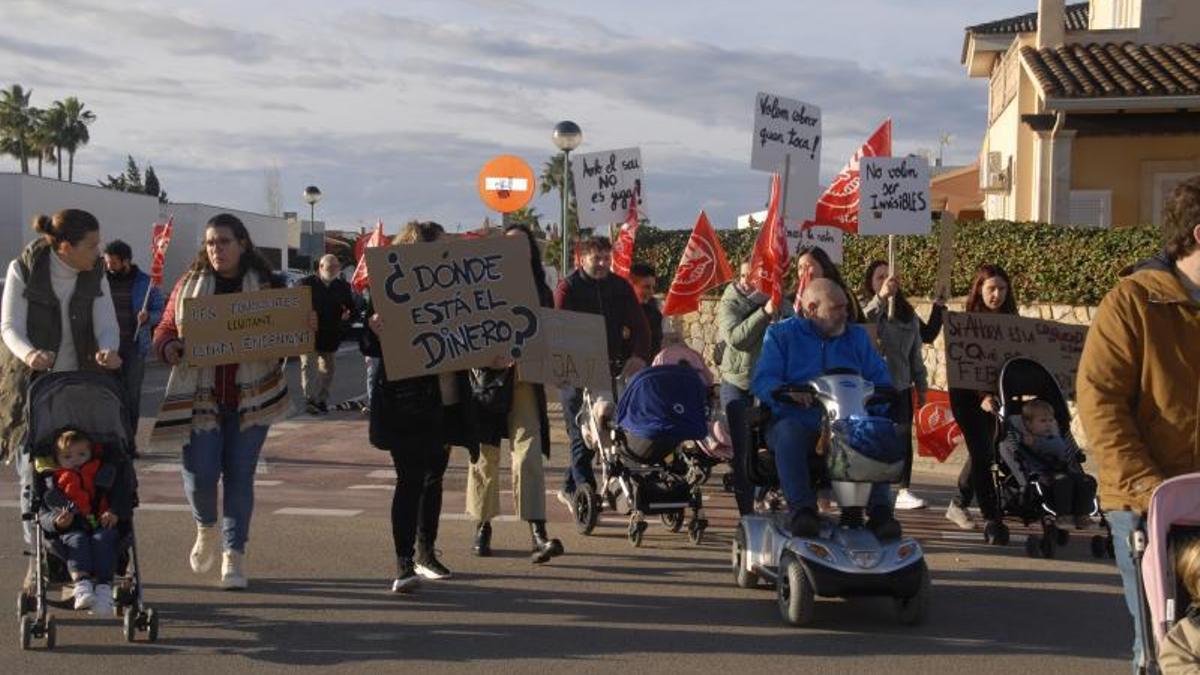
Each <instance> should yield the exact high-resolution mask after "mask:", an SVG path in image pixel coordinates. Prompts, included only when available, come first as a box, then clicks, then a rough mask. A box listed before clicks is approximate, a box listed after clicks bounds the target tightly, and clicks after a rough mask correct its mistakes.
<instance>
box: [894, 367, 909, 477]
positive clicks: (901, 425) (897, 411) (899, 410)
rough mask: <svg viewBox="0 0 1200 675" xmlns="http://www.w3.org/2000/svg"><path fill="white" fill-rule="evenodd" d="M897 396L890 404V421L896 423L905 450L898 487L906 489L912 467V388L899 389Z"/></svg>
mask: <svg viewBox="0 0 1200 675" xmlns="http://www.w3.org/2000/svg"><path fill="white" fill-rule="evenodd" d="M898 396H899V398H898V400H897V401H896V403H895V404H894V405H893V406H892V421H893V422H895V423H896V424H897V425H898V428H897V429H896V432H897V433H899V434H900V444H901V446H903V447H904V449H905V450H906V451H907V452H906V454H905V455H904V473H903V474H902V475H901V476H900V489H902V490H907V489H908V486H909V485H910V484H911V483H912V469H913V435H912V431H913V412H914V411H913V388H912V387H909V388H908V389H904V390H902V391H900V392H899V394H898Z"/></svg>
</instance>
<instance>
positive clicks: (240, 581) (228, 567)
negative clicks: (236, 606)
mask: <svg viewBox="0 0 1200 675" xmlns="http://www.w3.org/2000/svg"><path fill="white" fill-rule="evenodd" d="M245 558H246V555H245V554H244V553H238V552H237V551H225V555H224V556H222V558H221V588H224V589H225V590H227V591H236V590H241V589H243V588H245V587H246V586H248V585H250V580H249V579H247V578H246V573H245V571H244V570H243V569H242V562H243V561H244V560H245Z"/></svg>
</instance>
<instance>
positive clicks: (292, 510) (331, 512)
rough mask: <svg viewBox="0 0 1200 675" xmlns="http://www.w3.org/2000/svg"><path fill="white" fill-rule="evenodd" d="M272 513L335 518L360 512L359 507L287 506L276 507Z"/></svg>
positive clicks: (347, 516)
mask: <svg viewBox="0 0 1200 675" xmlns="http://www.w3.org/2000/svg"><path fill="white" fill-rule="evenodd" d="M273 513H274V514H275V515H277V516H333V517H337V518H351V517H353V516H357V515H358V514H360V513H362V510H361V509H310V508H300V507H295V506H288V507H286V508H282V509H276V510H275V511H273Z"/></svg>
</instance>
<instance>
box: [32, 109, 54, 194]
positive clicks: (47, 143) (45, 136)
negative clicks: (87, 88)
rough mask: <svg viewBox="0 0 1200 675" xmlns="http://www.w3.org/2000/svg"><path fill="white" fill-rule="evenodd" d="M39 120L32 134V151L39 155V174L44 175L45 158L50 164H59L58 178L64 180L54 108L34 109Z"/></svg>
mask: <svg viewBox="0 0 1200 675" xmlns="http://www.w3.org/2000/svg"><path fill="white" fill-rule="evenodd" d="M32 110H33V111H34V113H35V115H34V117H35V119H36V120H37V123H36V125H35V126H34V128H33V133H32V134H30V137H29V140H30V147H29V149H30V151H31V152H32V153H33V154H34V155H35V156H36V157H37V174H38V176H39V177H41V175H42V162H43V160H44V161H46V162H48V163H50V164H58V165H59V166H58V179H59V180H62V165H61V164H60V163H59V161H58V155H57V154H56V153H61V149H60V147H59V145H58V121H57V120H56V119H55V117H56V116H55V114H54V111H53V110H39V109H36V108H33V109H32Z"/></svg>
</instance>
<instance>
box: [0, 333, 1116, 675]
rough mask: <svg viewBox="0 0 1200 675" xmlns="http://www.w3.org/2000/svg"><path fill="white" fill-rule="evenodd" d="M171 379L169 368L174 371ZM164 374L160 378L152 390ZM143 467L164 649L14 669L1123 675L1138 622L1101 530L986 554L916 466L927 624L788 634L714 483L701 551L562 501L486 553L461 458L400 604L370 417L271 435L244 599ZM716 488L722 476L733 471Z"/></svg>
mask: <svg viewBox="0 0 1200 675" xmlns="http://www.w3.org/2000/svg"><path fill="white" fill-rule="evenodd" d="M339 364H340V366H342V367H343V368H344V369H343V372H342V375H343V376H344V377H343V378H339V383H338V385H337V387H336V389H337V392H336V393H337V396H335V398H346V397H349V396H350V395H355V394H356V393H357V392H358V391H360V390H359V389H358V386H359V385H358V383H359V382H361V381H362V380H361V378H360V377H359V375H360V374H361V368H362V366H361V361H360V360H359V359H358V356H357V354H356V353H354V354H345V355H343V357H342V358H341V359H339ZM355 364H358V365H357V368H358V371H357V373H355V374H354V375H353V377H351V371H352V370H353V369H354V367H355ZM161 375H162V376H163V377H164V379H165V371H164V372H162V373H161ZM154 377H157V375H155V374H154V371H152V373H151V375H149V376H148V377H147V383H148V386H153V385H152V384H151V383H153V382H155V381H158V380H155V379H153V378H154ZM351 392H354V393H351ZM297 396H298V394H297ZM150 414H153V412H151V413H150ZM564 455H565V448H563V447H562V446H561V445H556V446H555V448H554V450H553V462H552V468H550V469H548V470H547V476H548V481H547V482H548V485H547V487H548V489H553V488H555V487H557V481H558V476H560V475H561V471H560V469H561V466H562V464H563V459H564ZM138 469H139V478H140V480H141V487H140V497H141V499H142V502H143V507H142V508H141V509H140V510H139V511H138V515H137V532H138V537H139V541H140V542H141V544H140V549H139V552H140V555H141V558H142V565H143V568H144V570H145V584H146V598H147V602H148V603H149V604H150V605H151V606H153V607H155V608H156V609H157V610H158V611H159V612H160V615H161V617H162V631H161V636H160V640H159V642H157V643H155V644H147V643H145V642H138V643H135V644H129V643H126V642H125V641H124V639H123V637H122V636H121V632H120V629H119V624H118V622H117V620H115V619H111V618H109V619H101V618H96V617H89V616H85V615H76V614H75V613H73V612H70V611H66V610H55V612H54V614H55V616H56V618H57V620H58V622H59V633H58V643H59V644H58V647H57V648H56V649H55V650H54V651H53V652H47V651H45V650H41V649H35V650H33V651H28V652H22V651H20V649H19V648H18V632H17V622H16V620H15V619H16V617H15V615H14V614H15V613H14V614H10V620H9V623H8V630H9V631H10V633H9V637H8V638H4V637H3V636H2V635H0V664H4V665H3V667H2V668H0V671H3V672H5V673H41V672H46V673H49V672H57V673H61V672H72V673H75V672H120V673H141V672H147V673H165V672H170V673H190V672H206V673H212V672H223V673H231V674H232V673H259V672H283V671H289V672H290V671H296V670H299V669H305V670H314V669H318V668H319V669H321V670H323V671H324V670H336V671H341V672H363V671H384V670H390V671H395V670H396V669H398V668H412V669H416V670H417V671H418V672H445V671H455V672H458V671H463V672H476V671H478V672H484V671H486V672H489V673H495V672H514V673H515V672H521V673H525V672H546V671H550V670H551V669H563V668H567V669H570V671H571V672H613V671H614V670H616V669H618V668H620V669H627V670H630V671H633V672H687V673H696V672H724V673H733V672H816V673H885V672H886V673H896V672H901V673H972V674H974V675H981V674H984V673H1017V672H1037V673H1043V672H1053V673H1123V672H1127V669H1128V665H1127V662H1126V661H1125V658H1126V654H1127V652H1128V644H1129V641H1130V639H1129V638H1130V632H1131V628H1130V622H1129V619H1128V617H1127V615H1126V614H1125V611H1124V607H1123V604H1122V601H1121V595H1120V585H1119V581H1118V577H1117V574H1116V570H1115V567H1114V566H1113V564H1112V562H1111V561H1095V560H1093V559H1091V557H1090V556H1089V555H1088V551H1087V546H1086V543H1087V541H1086V538H1084V537H1076V540H1075V541H1074V542H1073V543H1072V544H1071V545H1070V546H1069V547H1067V548H1066V549H1064V550H1061V551H1060V555H1059V557H1058V558H1057V559H1055V560H1041V559H1039V560H1031V559H1029V558H1027V557H1025V555H1024V551H1023V548H1022V547H1021V546H1020V541H1021V539H1022V533H1021V531H1020V530H1019V529H1017V530H1015V531H1014V543H1013V544H1010V545H1009V546H1008V547H1006V548H994V547H989V546H986V545H984V544H983V543H982V541H981V540H980V539H979V535H978V533H964V532H961V531H959V530H956V529H954V528H953V526H951V525H950V524H949V523H948V522H947V521H946V520H945V519H944V518H943V517H942V510H943V508H944V505H945V503H946V500H947V499H948V497H949V494H950V492H949V490H950V484H949V482H948V479H944V478H940V477H937V476H933V475H930V474H926V475H922V476H918V478H919V480H920V482H921V485H920V486H919V492H920V493H921V494H923V495H924V496H926V497H930V498H932V500H933V501H934V502H935V503H936V504H938V505H940V506H941V508H930V509H926V510H923V511H918V512H905V513H903V514H902V515H901V518H902V521H903V522H904V525H905V529H906V531H907V532H909V533H911V534H913V535H915V536H917V537H918V538H919V539H921V541H922V543H923V545H924V547H925V549H926V553H927V556H928V562H929V565H930V568H931V570H932V576H933V583H934V586H933V607H932V610H931V614H930V618H929V621H928V622H927V623H926V624H925V625H923V626H920V627H912V628H910V627H903V626H900V625H898V624H897V622H896V621H895V620H894V618H893V615H892V608H891V606H890V604H889V603H888V602H886V601H880V600H854V601H839V600H821V601H819V602H818V616H817V620H816V622H815V624H814V625H812V626H811V627H807V628H804V629H793V628H788V627H786V626H784V625H783V624H782V623H781V622H780V619H779V616H778V612H777V610H776V607H775V603H774V594H773V593H772V592H771V591H769V590H767V589H757V590H741V589H738V588H736V587H735V586H734V585H733V583H732V576H731V574H730V571H729V562H728V561H729V537H730V535H731V533H732V526H733V524H734V511H733V505H732V501H731V499H730V498H729V497H728V496H727V495H724V494H722V493H720V491H719V490H718V489H716V488H715V487H714V488H712V489H710V490H709V491H708V492H707V493H706V499H707V504H708V509H709V516H710V518H711V520H712V522H713V526H712V528H711V529H710V530H709V536H708V537H707V538H706V539H705V541H704V542H703V543H702V544H701V545H699V546H693V545H691V544H689V543H688V542H687V540H686V538H685V537H684V536H682V535H679V534H672V533H670V532H667V531H666V530H665V529H664V528H663V527H661V526H660V525H658V524H657V523H656V522H653V521H652V525H651V528H650V530H649V531H648V532H647V535H646V538H645V542H644V545H643V547H642V548H637V549H635V548H633V547H632V546H631V545H630V543H629V542H628V541H627V539H626V537H625V529H626V526H625V520H624V518H622V517H618V516H610V517H606V518H604V519H603V520H602V521H601V523H600V525H599V527H598V528H597V530H596V533H595V535H594V536H590V537H583V536H580V535H578V534H576V533H575V532H574V530H573V528H572V527H571V524H570V523H569V522H568V515H567V513H566V511H565V509H563V508H562V507H561V506H559V505H558V504H557V503H555V502H554V501H553V498H552V497H548V500H549V501H550V503H549V504H548V509H549V516H550V520H551V523H550V528H551V533H552V534H553V535H555V536H558V537H560V538H562V539H563V542H564V544H565V546H566V549H567V555H565V556H563V557H561V558H558V559H556V560H555V561H554V562H552V563H551V564H549V565H545V566H533V565H531V564H530V562H529V561H528V557H527V556H528V553H527V551H528V541H529V540H528V530H527V529H526V528H525V526H524V524H523V523H520V522H514V520H513V518H512V517H511V516H504V517H502V518H501V519H499V520H498V522H497V523H496V540H495V547H496V549H497V551H496V555H495V556H494V557H492V558H489V559H480V558H475V557H473V556H472V555H470V551H469V547H470V538H471V529H472V528H471V523H469V522H467V520H466V516H465V515H463V504H464V495H463V491H464V484H465V453H462V452H461V451H455V453H454V455H453V460H452V464H451V468H450V470H449V472H448V474H447V480H446V489H447V494H446V502H445V506H444V509H443V518H442V531H441V534H440V536H439V540H438V546H439V548H440V549H441V551H442V558H443V560H444V561H445V563H446V564H447V565H448V566H449V567H450V568H452V569H453V570H454V572H455V577H454V578H453V579H451V580H447V581H443V582H427V583H426V584H425V586H424V587H423V588H422V589H421V590H420V591H419V592H418V593H416V594H414V595H412V596H396V595H393V594H392V593H390V580H391V577H392V574H393V568H394V561H393V557H392V554H391V539H390V526H389V520H388V513H389V505H390V501H391V489H392V485H393V478H394V474H393V473H392V469H391V463H390V460H389V458H388V457H387V455H385V454H383V453H380V452H379V451H377V450H374V449H372V448H371V447H370V446H369V445H368V444H367V443H366V440H365V422H364V420H363V418H362V416H361V415H360V414H358V413H349V412H347V413H335V414H332V415H330V416H328V417H321V418H310V417H307V416H300V417H296V418H293V419H292V420H290V421H288V422H284V423H281V424H278V425H276V427H275V428H273V429H272V431H271V435H270V437H269V439H268V441H267V445H266V447H265V449H264V462H263V463H262V465H261V466H260V469H259V475H258V479H257V481H256V484H257V489H256V492H257V494H256V511H255V519H254V523H253V527H252V531H251V543H250V545H249V551H250V553H249V557H248V571H249V573H250V575H251V577H252V585H251V587H250V589H249V590H248V591H245V592H240V593H231V592H223V591H220V590H218V589H216V588H215V582H216V578H217V575H216V572H215V571H214V572H213V573H210V574H207V575H204V576H196V575H193V574H192V573H191V571H190V569H189V568H188V566H187V562H186V558H187V552H188V550H189V548H190V545H191V540H192V537H193V533H194V529H193V525H192V522H191V518H190V514H189V513H188V508H187V505H186V503H185V502H184V498H183V494H182V490H181V487H180V479H179V474H178V457H175V456H170V455H165V454H159V455H155V454H148V455H147V456H145V457H144V458H143V459H142V460H140V462H139V464H138ZM506 473H507V472H506ZM505 481H507V476H506V477H505ZM14 482H15V481H14V480H13V476H12V473H11V471H6V472H4V475H3V477H0V541H6V542H9V544H7V545H4V546H0V579H4V580H6V581H4V582H3V585H4V586H5V587H7V588H8V589H9V591H10V593H11V594H12V595H15V594H16V592H17V589H18V588H19V585H20V582H21V578H22V574H23V570H24V564H25V559H24V557H23V556H22V555H21V551H20V548H21V547H20V545H19V541H20V535H19V522H18V520H17V509H16V505H15V485H14ZM502 485H504V487H505V488H507V482H505V483H502ZM710 485H712V486H719V485H720V482H719V478H714V480H712V481H710ZM510 499H511V497H510V493H508V492H507V491H506V492H505V493H504V494H502V503H503V509H504V512H505V513H511V501H510Z"/></svg>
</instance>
